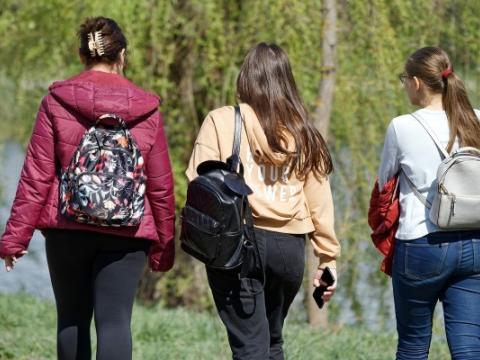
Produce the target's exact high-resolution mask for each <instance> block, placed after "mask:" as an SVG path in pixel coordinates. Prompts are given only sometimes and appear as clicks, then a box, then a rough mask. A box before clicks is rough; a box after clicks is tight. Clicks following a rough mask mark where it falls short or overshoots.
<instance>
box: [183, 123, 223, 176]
mask: <svg viewBox="0 0 480 360" xmlns="http://www.w3.org/2000/svg"><path fill="white" fill-rule="evenodd" d="M207 160H220V148H219V145H218V135H217V129H216V128H215V123H214V122H213V119H212V116H211V115H210V114H209V115H208V116H207V117H206V118H205V120H204V121H203V124H202V127H201V128H200V131H199V132H198V135H197V140H195V145H194V147H193V151H192V156H191V157H190V161H189V163H188V168H187V171H186V172H185V173H186V175H187V178H188V181H192V180H193V179H194V178H195V177H197V167H198V165H200V164H201V163H202V162H204V161H207Z"/></svg>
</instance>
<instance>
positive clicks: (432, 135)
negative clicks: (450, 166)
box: [410, 113, 450, 158]
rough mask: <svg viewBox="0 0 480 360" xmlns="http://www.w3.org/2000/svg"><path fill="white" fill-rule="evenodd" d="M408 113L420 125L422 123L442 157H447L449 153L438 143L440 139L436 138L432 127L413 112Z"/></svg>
mask: <svg viewBox="0 0 480 360" xmlns="http://www.w3.org/2000/svg"><path fill="white" fill-rule="evenodd" d="M410 115H412V116H413V118H414V119H415V120H417V121H418V122H419V123H420V125H422V127H423V128H424V129H425V131H426V132H427V134H428V135H429V136H430V137H431V138H432V140H433V142H434V143H435V145H436V146H437V148H438V150H440V152H441V153H442V155H443V157H445V158H447V157H449V156H450V154H449V153H448V152H447V150H445V149H444V147H443V146H442V144H441V143H440V140H438V138H437V135H435V133H434V132H433V131H432V129H430V127H429V126H428V125H427V123H426V122H425V121H424V120H423V119H422V118H421V117H420V116H419V115H418V114H417V115H415V113H411V114H410Z"/></svg>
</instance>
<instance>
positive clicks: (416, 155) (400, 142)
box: [378, 109, 480, 240]
mask: <svg viewBox="0 0 480 360" xmlns="http://www.w3.org/2000/svg"><path fill="white" fill-rule="evenodd" d="M475 113H476V114H477V117H479V118H480V111H478V110H475ZM414 114H415V115H416V116H417V117H421V118H422V119H423V120H424V121H425V123H426V124H427V125H428V126H429V128H430V129H431V131H433V132H434V133H435V135H436V136H437V138H438V139H439V140H440V143H441V144H442V145H443V146H444V148H446V147H447V144H448V139H449V136H450V130H449V127H448V119H447V115H446V113H445V111H433V110H428V109H420V110H417V111H416V112H415V113H414ZM453 148H454V149H455V148H458V143H455V144H454V147H453ZM442 160H443V158H442V155H441V153H440V151H439V150H438V148H437V147H436V145H435V143H434V142H433V140H432V138H431V137H430V136H429V135H428V133H427V132H426V131H425V129H424V128H423V126H422V125H421V124H419V122H418V121H417V120H416V119H415V118H414V117H413V116H412V115H410V114H408V115H401V116H398V117H396V118H394V119H393V120H392V121H391V123H390V125H389V126H388V129H387V134H386V136H385V143H384V146H383V151H382V156H381V162H380V167H379V170H378V183H379V187H380V189H382V188H383V186H384V185H385V183H386V182H387V181H388V180H389V179H391V178H392V177H393V176H395V175H396V174H399V175H400V185H399V186H400V219H399V226H398V230H397V233H396V238H397V239H400V240H411V239H416V238H419V237H422V236H425V235H427V234H429V233H432V232H436V231H440V229H439V228H438V227H437V226H435V225H434V224H433V223H432V222H431V221H430V220H429V217H428V213H429V209H428V208H426V207H425V205H423V203H422V202H421V201H420V200H419V199H418V198H417V197H416V196H415V193H414V192H413V191H412V189H411V187H410V185H409V183H408V180H407V179H406V178H405V174H406V175H407V176H408V177H409V179H410V180H411V181H412V182H413V183H414V184H415V186H416V188H417V189H418V191H419V192H420V193H421V194H422V195H424V196H426V197H427V199H428V200H429V201H430V202H432V200H433V196H434V193H435V192H436V187H435V185H434V183H436V182H435V180H436V175H437V168H438V166H439V165H440V163H441V161H442ZM400 169H402V170H403V171H402V172H400Z"/></svg>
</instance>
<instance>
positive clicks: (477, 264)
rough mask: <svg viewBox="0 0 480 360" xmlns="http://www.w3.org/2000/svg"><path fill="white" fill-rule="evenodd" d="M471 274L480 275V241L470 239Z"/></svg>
mask: <svg viewBox="0 0 480 360" xmlns="http://www.w3.org/2000/svg"><path fill="white" fill-rule="evenodd" d="M472 247H473V272H474V273H477V274H478V273H480V239H472Z"/></svg>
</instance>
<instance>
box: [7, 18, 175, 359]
mask: <svg viewBox="0 0 480 360" xmlns="http://www.w3.org/2000/svg"><path fill="white" fill-rule="evenodd" d="M79 37H80V49H79V53H80V57H81V59H82V61H83V62H84V63H85V65H86V70H85V71H83V72H82V73H81V74H79V75H77V76H75V77H73V78H71V79H68V80H65V81H59V82H55V83H54V84H53V85H52V86H51V87H50V89H49V93H48V95H47V96H45V98H44V99H43V101H42V103H41V105H40V110H39V112H38V115H37V119H36V122H35V127H34V130H33V135H32V137H31V140H30V144H29V146H28V149H27V155H26V160H25V164H24V167H23V170H22V173H21V178H20V182H19V185H18V190H17V194H16V198H15V201H14V203H13V207H12V212H11V216H10V218H9V220H8V222H7V225H6V228H5V233H4V234H3V236H2V238H1V240H0V257H1V258H3V259H4V260H5V265H6V269H7V271H10V270H11V269H12V268H13V266H14V264H15V262H16V261H18V259H19V258H20V257H21V256H23V255H25V254H26V253H27V247H28V243H29V241H30V239H31V237H32V234H33V231H34V230H35V229H41V230H42V232H43V234H44V235H45V238H46V252H47V261H48V266H49V271H50V276H51V279H52V285H53V290H54V293H55V299H56V305H57V313H58V328H57V332H58V339H57V340H58V357H59V358H60V359H90V357H91V347H90V334H89V331H90V323H91V319H92V316H93V314H95V325H96V330H97V359H106V358H109V359H110V358H111V359H130V358H131V354H132V345H131V334H130V319H131V311H132V306H133V300H134V296H135V292H136V288H137V286H138V281H139V279H140V276H141V274H142V270H143V268H144V266H145V263H146V260H147V257H148V258H149V263H150V267H151V269H152V270H154V271H167V270H169V269H170V268H171V267H172V265H173V258H174V244H173V239H174V197H173V180H172V172H171V166H170V160H169V156H168V150H167V141H166V139H165V133H164V129H163V122H162V117H161V114H160V112H159V110H158V106H159V98H158V97H157V96H156V95H154V94H151V93H148V92H146V91H144V90H142V89H141V88H139V87H137V86H136V85H134V84H132V83H131V82H130V81H128V80H127V79H126V78H125V77H123V75H122V74H123V66H124V62H125V51H126V47H127V41H126V38H125V36H124V35H123V33H122V30H121V29H120V28H119V26H118V25H117V24H116V23H115V21H113V20H111V19H107V18H103V17H98V18H94V19H87V20H86V21H85V23H84V24H83V25H81V27H80V31H79ZM105 113H114V114H116V115H119V116H120V117H122V118H123V119H124V120H125V122H126V124H127V127H128V128H129V129H130V131H131V133H132V136H133V137H134V139H135V140H136V142H137V145H138V147H139V148H140V150H141V153H142V155H143V158H144V160H145V169H146V176H147V185H146V198H145V212H144V216H143V219H142V221H141V223H140V225H138V226H135V227H98V226H94V225H86V224H81V223H77V222H74V221H72V220H69V219H67V218H65V217H64V216H63V215H62V214H61V213H60V211H59V207H60V204H59V174H60V173H61V172H62V170H65V169H66V168H67V166H68V165H69V163H70V161H71V159H72V156H73V154H74V152H75V150H76V149H77V147H78V145H79V143H80V141H81V138H82V136H83V135H84V133H85V131H86V130H87V129H88V128H90V127H91V126H92V125H93V124H94V122H95V120H96V119H97V117H99V116H100V115H103V114H105Z"/></svg>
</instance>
